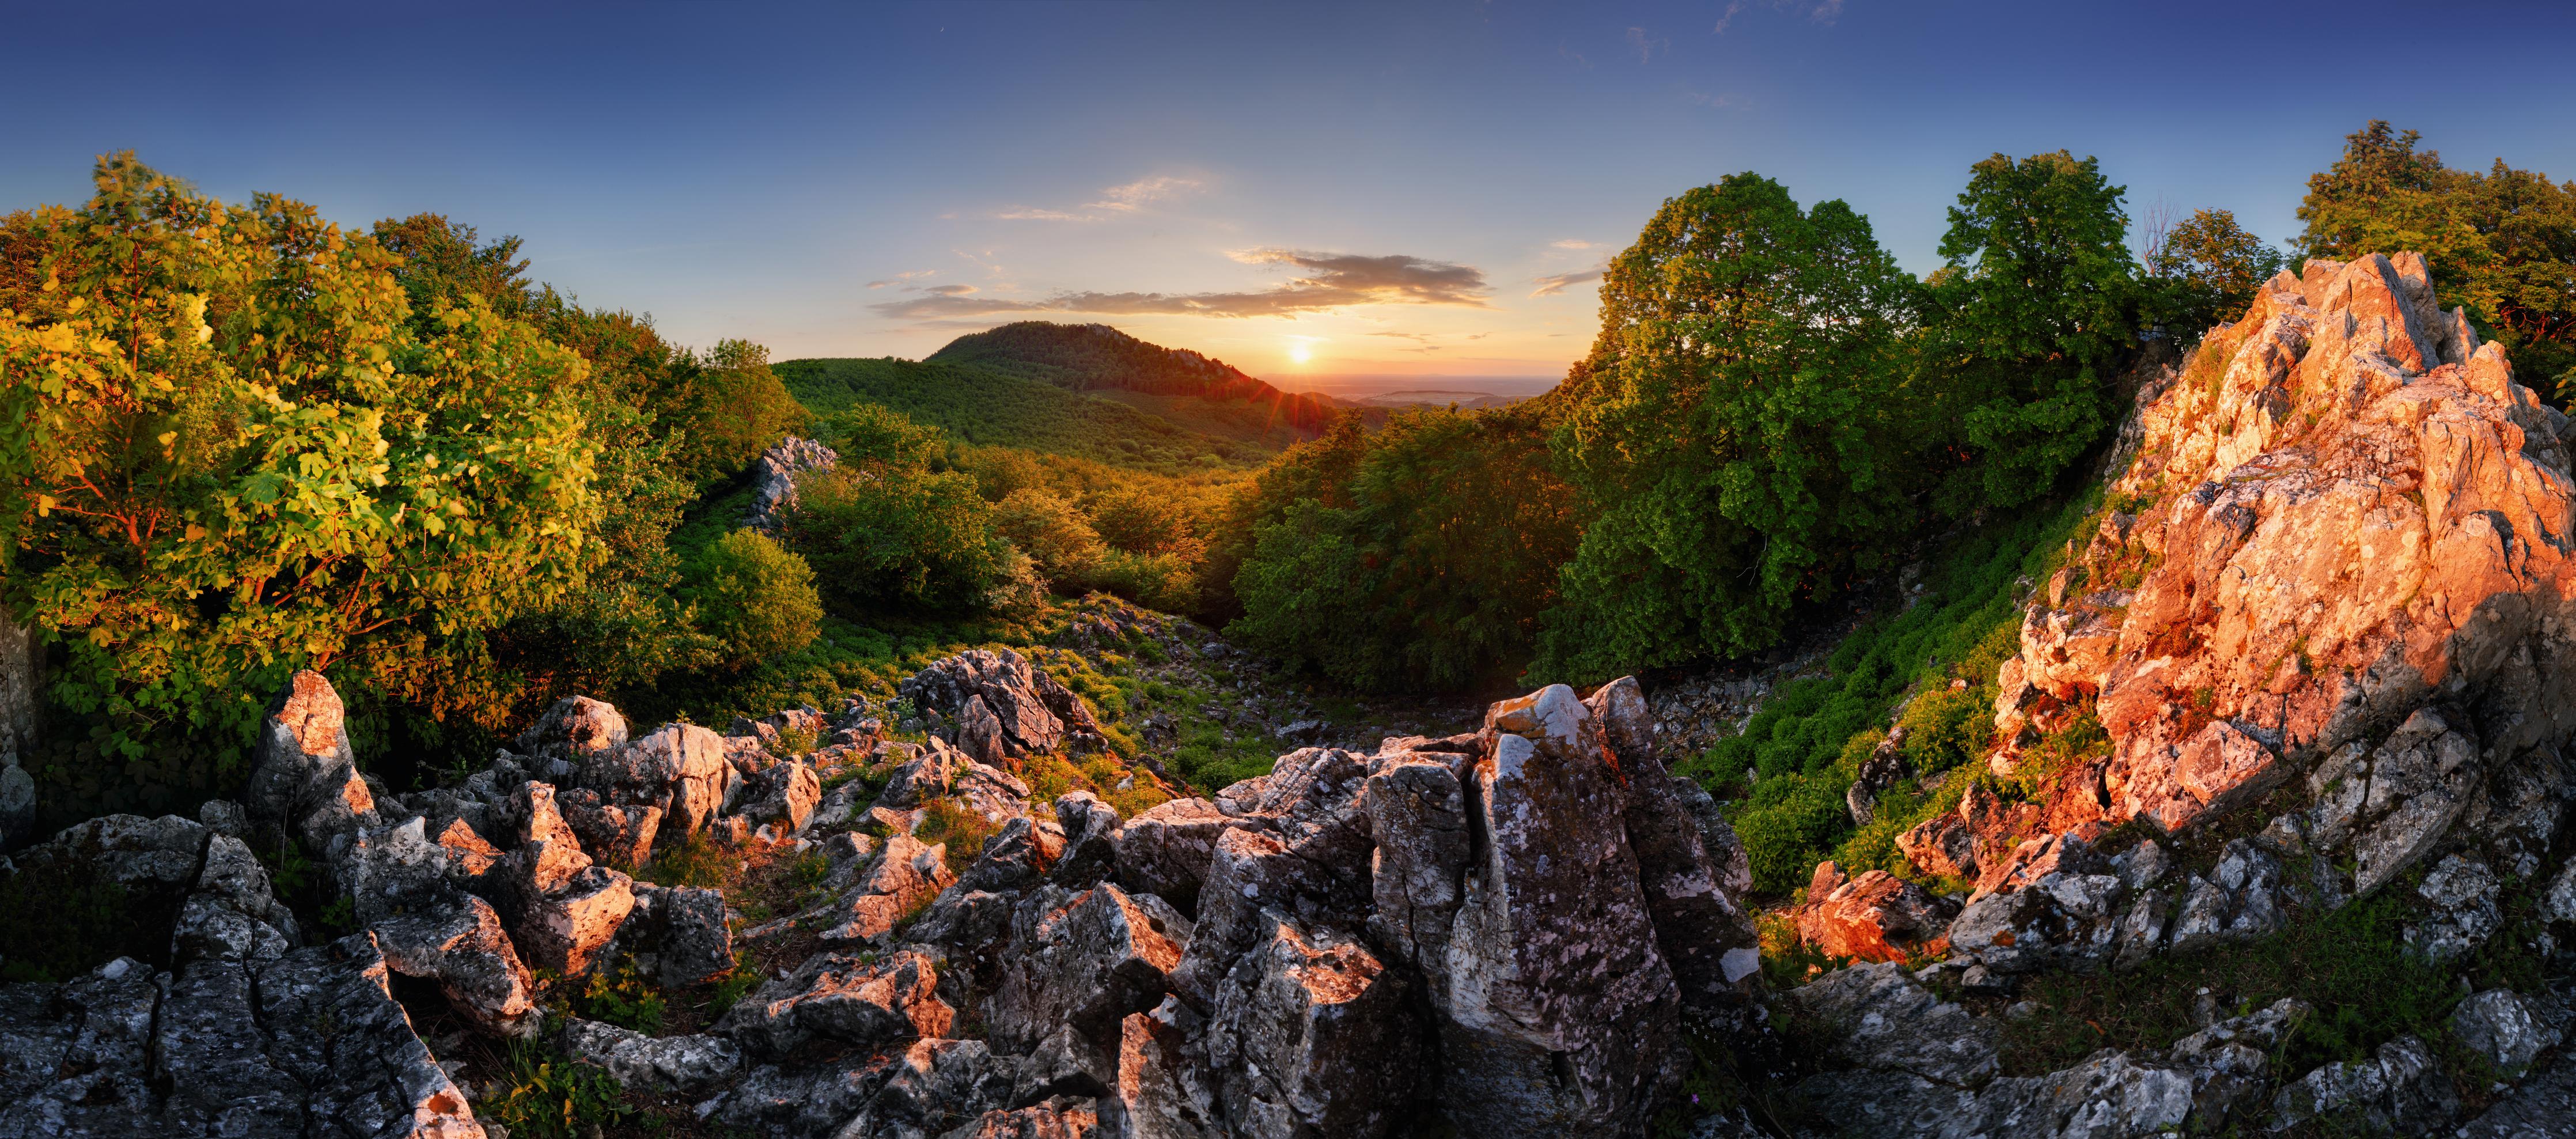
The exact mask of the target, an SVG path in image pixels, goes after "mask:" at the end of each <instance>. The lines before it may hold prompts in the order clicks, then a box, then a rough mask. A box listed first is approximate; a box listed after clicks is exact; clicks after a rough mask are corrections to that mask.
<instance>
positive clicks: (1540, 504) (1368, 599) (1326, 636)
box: [1221, 408, 1579, 691]
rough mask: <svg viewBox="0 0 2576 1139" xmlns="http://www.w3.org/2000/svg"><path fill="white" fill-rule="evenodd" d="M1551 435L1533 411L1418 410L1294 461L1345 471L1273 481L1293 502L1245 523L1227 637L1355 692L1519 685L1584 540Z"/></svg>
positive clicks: (1254, 514) (1247, 513)
mask: <svg viewBox="0 0 2576 1139" xmlns="http://www.w3.org/2000/svg"><path fill="white" fill-rule="evenodd" d="M1546 437H1547V432H1546V426H1545V424H1544V422H1543V421H1542V420H1541V419H1540V418H1539V417H1538V416H1537V415H1535V414H1533V413H1531V412H1529V411H1526V410H1523V409H1518V408H1512V409H1496V410H1491V411H1467V412H1462V411H1457V410H1421V411H1410V412H1404V413H1401V414H1398V415H1396V416H1394V417H1392V418H1391V419H1389V420H1388V421H1387V424H1386V426H1385V428H1384V429H1382V430H1381V431H1379V432H1377V433H1375V434H1373V435H1363V434H1361V433H1360V432H1359V431H1358V430H1357V428H1356V426H1353V427H1349V428H1343V429H1340V430H1338V431H1337V432H1336V433H1335V434H1334V435H1333V436H1328V440H1329V441H1328V442H1324V443H1322V444H1321V445H1312V444H1310V445H1309V446H1310V448H1312V449H1310V450H1306V451H1303V452H1300V453H1294V458H1295V459H1296V460H1298V464H1297V465H1298V466H1300V467H1301V468H1303V472H1302V473H1303V474H1305V475H1310V476H1311V475H1315V474H1323V473H1328V472H1346V473H1342V474H1341V476H1340V477H1341V481H1340V482H1339V483H1338V484H1336V485H1332V486H1329V487H1325V486H1318V485H1315V484H1313V483H1310V482H1309V481H1307V479H1306V478H1303V477H1286V478H1279V479H1276V480H1272V481H1270V483H1269V486H1268V493H1278V494H1282V495H1283V499H1282V500H1280V501H1275V502H1265V503H1262V504H1259V505H1257V506H1254V507H1252V508H1250V509H1247V510H1244V511H1243V512H1242V513H1241V514H1239V515H1238V517H1242V518H1249V519H1250V520H1251V521H1252V525H1253V533H1252V535H1251V539H1252V540H1251V543H1250V547H1251V548H1250V549H1249V551H1248V552H1247V554H1246V556H1245V557H1244V558H1243V559H1242V560H1241V562H1240V563H1239V564H1238V566H1237V568H1236V570H1235V572H1234V574H1233V575H1232V577H1231V585H1232V588H1233V592H1234V595H1235V596H1236V597H1238V598H1239V599H1240V600H1241V603H1242V606H1243V610H1244V613H1243V616H1242V617H1240V618H1238V619H1236V620H1235V621H1234V622H1233V623H1232V624H1230V625H1228V626H1227V629H1226V631H1227V633H1228V634H1229V635H1231V636H1235V637H1238V638H1241V639H1242V640H1244V641H1245V642H1246V643H1249V644H1252V645H1256V646H1258V647H1260V648H1262V649H1264V650H1265V651H1268V652H1270V653H1272V654H1274V655H1277V656H1279V657H1281V658H1283V659H1286V660H1289V661H1291V662H1293V663H1295V664H1297V665H1299V666H1302V667H1304V668H1307V669H1309V670H1311V671H1314V672H1317V673H1320V674H1322V675H1324V676H1327V677H1330V678H1332V679H1334V680H1336V681H1338V682H1341V683H1343V684H1348V685H1351V686H1353V687H1356V688H1362V689H1370V690H1378V691H1391V690H1392V691H1419V690H1423V689H1432V690H1458V689H1464V688H1470V687H1474V686H1477V685H1481V684H1488V683H1494V682H1500V681H1507V680H1509V679H1510V677H1511V676H1512V674H1513V673H1515V672H1517V671H1518V670H1519V669H1520V667H1521V666H1522V665H1523V663H1524V662H1526V661H1527V660H1528V658H1529V655H1530V652H1531V646H1532V644H1533V643H1534V642H1535V640H1536V638H1537V634H1538V623H1539V615H1540V614H1541V613H1543V612H1545V611H1546V610H1547V609H1548V607H1549V606H1551V605H1553V604H1554V603H1555V601H1556V574H1557V567H1558V566H1559V565H1561V564H1562V563H1563V562H1564V561H1565V559H1566V558H1567V557H1568V556H1570V555H1571V553H1572V551H1573V546H1574V542H1575V537H1576V534H1577V533H1578V531H1579V523H1578V522H1577V520H1576V519H1577V514H1578V508H1577V499H1578V496H1577V495H1576V494H1575V493H1574V492H1573V491H1572V490H1571V489H1570V488H1568V487H1566V486H1565V485H1564V483H1563V482H1561V481H1560V480H1558V479H1557V478H1556V477H1555V475H1554V473H1553V471H1552V470H1551V469H1550V467H1549V465H1548V462H1547V455H1546V449H1545V441H1546ZM1310 491H1311V493H1310ZM1285 495H1294V496H1295V497H1293V498H1285V497H1284V496H1285ZM1221 544H1222V543H1221Z"/></svg>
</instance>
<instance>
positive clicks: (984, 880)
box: [956, 815, 1065, 893]
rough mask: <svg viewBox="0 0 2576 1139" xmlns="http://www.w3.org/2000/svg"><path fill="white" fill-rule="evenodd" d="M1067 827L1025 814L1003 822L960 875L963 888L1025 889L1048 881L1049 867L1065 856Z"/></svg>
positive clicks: (960, 883)
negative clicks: (1064, 828) (999, 829)
mask: <svg viewBox="0 0 2576 1139" xmlns="http://www.w3.org/2000/svg"><path fill="white" fill-rule="evenodd" d="M1064 845H1065V838H1064V830H1063V828H1062V827H1059V826H1058V825H1056V824H1055V823H1053V822H1042V821H1040V820H1037V819H1032V818H1029V817H1027V816H1025V815H1023V816H1021V817H1019V818H1015V819H1012V820H1011V821H1010V822H1008V823H1005V824H1003V826H1002V829H1001V831H1000V832H999V833H997V834H995V835H993V837H991V838H988V839H985V840H984V849H983V852H982V853H981V854H978V855H977V856H976V857H975V861H974V862H972V863H969V864H968V865H967V867H966V872H965V873H964V874H961V875H958V877H957V884H956V888H957V889H959V890H983V891H986V892H991V893H999V892H1002V891H1005V890H1023V889H1027V888H1028V887H1030V886H1034V885H1037V884H1038V883H1039V882H1042V881H1045V880H1046V877H1047V871H1048V870H1049V869H1050V868H1052V867H1053V866H1055V864H1056V862H1057V861H1058V860H1060V859H1062V858H1063V857H1064Z"/></svg>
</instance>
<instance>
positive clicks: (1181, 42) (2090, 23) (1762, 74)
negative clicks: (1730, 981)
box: [0, 0, 2576, 385]
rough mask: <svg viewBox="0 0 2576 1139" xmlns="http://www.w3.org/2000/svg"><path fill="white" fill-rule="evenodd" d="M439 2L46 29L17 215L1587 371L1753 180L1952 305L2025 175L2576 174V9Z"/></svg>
mask: <svg viewBox="0 0 2576 1139" xmlns="http://www.w3.org/2000/svg"><path fill="white" fill-rule="evenodd" d="M392 8H393V6H371V7H359V6H350V7H349V8H347V9H345V10H341V9H332V8H301V9H299V8H296V7H293V6H290V5H257V6H252V7H250V8H242V7H239V6H235V7H231V8H225V7H222V6H209V5H202V4H198V5H188V6H184V7H179V6H173V7H167V8H151V7H122V8H120V7H115V6H110V5H79V6H75V5H68V4H66V5H58V6H56V7H55V8H54V9H53V10H52V11H50V12H42V11H39V12H26V11H21V12H19V13H16V14H14V15H13V17H12V20H11V37H12V39H13V40H15V41H16V44H15V46H16V47H17V48H18V50H16V51H13V52H12V53H11V55H12V62H11V66H10V67H9V68H8V69H7V70H6V72H5V73H0V155H5V156H6V158H5V160H4V161H0V207H6V208H16V207H20V206H26V205H32V204H35V203H38V202H69V201H77V200H79V199H80V198H82V197H84V196H85V195H86V192H87V172H88V168H89V164H90V161H91V159H92V157H93V156H94V155H96V154H98V153H100V152H102V151H105V150H110V149H117V148H125V147H131V148H133V149H135V150H137V151H138V152H140V154H141V155H142V157H143V158H144V160H145V161H147V162H150V163H152V164H154V165H156V166H159V167H161V168H163V169H164V170H167V171H169V172H171V173H174V174H178V175H181V176H184V177H187V178H190V179H192V180H194V181H195V182H197V183H198V184H199V185H200V186H201V187H203V188H204V189H206V190H208V191H209V192H212V193H215V194H217V195H220V196H222V197H225V198H227V199H234V200H239V199H243V198H246V197H248V196H249V195H250V194H251V193H252V192H254V191H261V190H268V191H276V192H281V193H285V194H288V195H291V196H294V197H298V198H302V199H305V200H308V201H311V202H314V203H315V204H316V205H318V206H320V207H321V208H322V209H323V211H324V212H325V213H326V214H327V215H329V216H331V217H334V218H336V219H339V220H341V221H342V222H344V223H347V224H351V225H364V224H365V223H367V222H369V221H372V220H373V219H375V218H378V217H383V216H390V215H403V214H409V213H413V212H417V211H424V210H427V211H437V212H442V213H446V214H448V215H450V216H452V217H455V218H457V219H459V220H462V221H466V222H469V223H471V224H474V225H476V226H479V227H480V228H481V229H482V230H483V231H484V232H485V233H486V234H487V235H493V234H502V233H515V234H519V235H520V236H522V237H524V238H526V239H527V247H526V252H527V254H528V255H529V256H530V257H531V258H532V259H533V261H534V262H535V265H534V268H533V270H532V272H533V274H534V275H535V276H537V277H539V278H541V279H544V280H547V281H551V282H554V283H555V284H557V285H558V286H561V287H563V288H566V289H568V290H570V291H572V292H574V293H576V294H578V295H579V296H580V297H581V299H582V300H583V301H585V302H586V303H590V304H594V305H604V306H608V307H618V308H629V309H635V310H639V311H648V312H650V313H652V314H653V316H654V317H655V318H656V321H657V323H658V324H659V325H660V326H661V327H662V329H663V330H664V331H665V332H666V333H668V334H669V335H671V336H672V337H673V338H674V339H676V340H678V341H680V342H682V343H689V344H708V343H712V342H713V341H714V340H715V339H717V338H719V337H726V336H740V337H745V338H749V339H753V340H758V341H761V342H764V343H767V344H769V345H771V346H772V348H773V351H774V352H775V354H776V355H778V356H780V357H782V358H784V357H793V356H808V355H870V356H873V355H889V354H890V355H899V356H920V355H925V354H927V353H929V352H931V351H934V350H935V349H936V348H937V347H938V346H939V345H940V344H942V343H945V342H946V341H947V340H948V339H950V338H951V337H953V336H955V335H957V334H959V333H960V332H963V331H970V330H973V329H976V328H981V327H986V326H989V325H991V324H994V323H999V322H1002V321H1006V320H1012V319H1023V318H1031V317H1038V318H1046V319H1064V320H1095V319H1096V320H1105V321H1107V322H1109V323H1113V324H1116V325H1118V326H1120V327H1122V328H1126V329H1128V330H1130V331H1132V332H1135V333H1136V334H1138V335H1141V336H1145V337H1147V338H1148V339H1152V340H1156V341H1159V342H1162V343H1168V344H1176V345H1181V346H1187V347H1194V348H1200V349H1202V350H1206V351H1209V352H1211V353H1213V354H1216V355H1218V356H1221V357H1224V358H1226V359H1227V360H1229V361H1232V362H1234V363H1236V364H1239V365H1241V366H1243V367H1244V368H1246V369H1247V370H1250V371H1252V372H1254V373H1255V374H1258V375H1263V376H1267V377H1270V378H1272V379H1275V380H1279V381H1282V382H1284V383H1289V384H1292V385H1293V384H1297V383H1300V382H1307V381H1313V380H1314V379H1316V378H1317V377H1329V376H1333V375H1338V374H1346V373H1374V374H1385V373H1412V374H1421V375H1426V376H1434V375H1451V376H1461V375H1464V376H1497V375H1510V376H1553V375H1556V374H1558V373H1560V372H1561V371H1562V370H1563V368H1564V366H1565V364H1566V363H1568V362H1569V361H1571V360H1572V359H1573V358H1574V357H1575V356H1577V355H1578V354H1580V353H1581V351H1582V350H1583V349H1584V347H1585V346H1586V344H1587V343H1588V341H1589V340H1590V337H1591V335H1592V332H1593V329H1594V309H1595V304H1596V301H1595V297H1594V290H1593V288H1592V286H1591V285H1590V284H1589V283H1588V282H1587V281H1585V280H1584V279H1583V274H1585V273H1586V272H1587V271H1590V270H1592V269H1594V268H1596V267H1597V266H1598V265H1599V264H1600V263H1601V261H1602V259H1603V258H1604V257H1606V256H1607V255H1609V254H1610V253H1613V252H1615V251H1616V250H1617V249H1618V248H1619V247H1621V246H1624V245H1625V244H1626V243H1627V242H1628V241H1629V240H1631V239H1633V237H1634V236H1635V234H1636V231H1637V229H1638V227H1639V226H1640V225H1641V224H1642V223H1643V222H1644V221H1645V220H1646V218H1647V217H1648V216H1649V215H1651V214H1652V213H1653V211H1654V210H1655V208H1656V206H1657V205H1658V204H1660V203H1661V202H1662V200H1663V199H1664V198H1665V197H1667V196H1669V195H1671V194H1673V193H1675V192H1677V191H1679V190H1681V189H1684V188H1686V187H1689V186H1693V185H1698V184H1703V183H1706V182H1710V181H1714V180H1715V179H1717V178H1719V177H1721V176H1723V175H1725V174H1728V173H1732V172H1735V171H1738V170H1747V169H1750V170H1756V171H1760V172H1762V173H1764V174H1768V175H1770V176H1772V177H1775V178H1777V179H1779V180H1781V181H1782V182H1783V183H1785V184H1787V185H1788V186H1789V188H1790V190H1791V192H1792V193H1793V194H1795V195H1796V196H1797V197H1798V198H1799V199H1800V200H1801V201H1804V202H1810V203H1812V202H1814V201H1818V200H1822V199H1826V198H1837V197H1839V198H1842V199H1844V200H1846V201H1848V202H1850V203H1851V204H1852V205H1853V206H1854V207H1855V208H1857V209H1859V210H1861V211H1862V212H1864V213H1866V214H1868V215H1869V216H1870V218H1871V219H1872V221H1873V222H1874V223H1875V224H1876V226H1877V230H1878V234H1879V237H1880V240H1881V241H1882V242H1883V243H1884V244H1886V245H1887V246H1888V248H1889V249H1891V250H1892V251H1893V252H1894V253H1895V254H1896V255H1897V257H1898V258H1899V260H1900V261H1902V262H1903V263H1904V264H1905V266H1906V267H1907V268H1909V269H1911V270H1914V271H1916V272H1918V273H1919V272H1924V271H1928V270H1929V269H1931V268H1932V267H1933V266H1934V265H1935V264H1936V263H1937V258H1936V256H1935V254H1934V252H1933V251H1934V247H1935V246H1936V245H1937V244H1938V242H1939V238H1940V231H1941V229H1942V227H1943V225H1944V224H1945V221H1944V217H1943V210H1944V209H1945V207H1946V206H1947V205H1948V204H1949V203H1950V201H1951V200H1952V198H1953V197H1954V196H1955V195H1956V194H1957V192H1958V189H1959V187H1960V185H1961V183H1962V182H1963V181H1964V180H1965V177H1966V172H1967V168H1968V166H1969V164H1970V163H1972V162H1974V161H1976V160H1977V159H1979V158H1982V157H1984V156H1986V155H1987V154H1990V153H1993V152H1996V151H2003V152H2007V153H2011V154H2016V155H2020V154H2028V153H2033V152H2037V151H2044V150H2055V149H2058V148H2060V147H2064V148H2067V149H2070V150H2072V151H2074V152H2075V153H2076V154H2078V155H2079V156H2080V155H2086V154H2092V155H2098V156H2100V158H2101V159H2102V162H2103V165H2104V168H2105V170H2106V172H2107V173H2108V174H2109V175H2110V177H2111V178H2112V180H2113V181H2115V182H2118V183H2121V184H2124V185H2126V186H2127V187H2128V188H2129V197H2130V203H2131V212H2132V214H2133V215H2135V214H2139V213H2143V212H2144V210H2145V208H2146V207H2147V206H2148V205H2149V204H2151V203H2154V202H2156V201H2158V200H2159V199H2161V200H2162V201H2164V202H2165V203H2167V204H2168V205H2170V206H2172V207H2174V208H2176V209H2178V210H2181V211H2184V212H2187V211H2189V210H2190V209H2193V208H2196V207H2202V206H2215V207H2225V208H2231V209H2234V210H2235V211H2237V213H2238V215H2239V217H2240V218H2241V219H2242V220H2243V221H2244V222H2245V223H2246V224H2247V225H2249V226H2250V227H2251V228H2253V229H2254V230H2255V232H2257V233H2258V234H2260V235H2262V236H2263V237H2265V238H2268V239H2273V240H2279V239H2282V238H2286V237H2287V236H2289V235H2290V234H2291V233H2292V232H2293V231H2294V230H2295V229H2296V228H2297V222H2296V221H2295V218H2294V216H2293V214H2294V211H2295V210H2296V208H2297V204H2298V199H2299V195H2300V194H2301V192H2302V191H2303V189H2304V185H2305V180H2306V177H2307V175H2308V174H2309V173H2311V172H2313V171H2316V170H2318V169H2321V168H2323V167H2324V166H2325V165H2326V164H2328V163H2330V162H2331V161H2332V160H2333V159H2334V157H2335V155H2336V154H2337V153H2338V151H2339V150H2340V147H2341V140H2342V137H2343V135H2345V134H2346V133H2348V132H2350V131H2352V130H2354V129H2356V128H2358V127H2359V126H2361V125H2362V123H2364V122H2365V121H2367V120H2369V119H2373V118H2383V119H2388V120H2391V121H2393V122H2395V123H2396V124H2397V125H2399V126H2401V127H2408V128H2413V129H2416V130H2419V131H2422V132H2423V133H2424V135H2425V137H2426V143H2427V145H2430V146H2433V147H2436V148H2438V149H2440V150H2441V151H2442V153H2443V154H2444V156H2445V157H2446V158H2448V159H2449V160H2450V161H2451V162H2452V163H2453V164H2454V165H2480V166H2483V165H2484V164H2485V163H2486V162H2487V161H2489V160H2490V159H2492V158H2495V157H2498V156H2501V157H2503V158H2505V159H2506V160H2507V161H2509V162H2511V163H2513V164H2514V165H2517V166H2521V167H2525V168H2533V169H2539V170H2543V171H2547V172H2549V173H2551V174H2553V175H2555V176H2557V177H2560V178H2570V177H2576V83H2571V82H2570V80H2569V71H2568V65H2567V63H2566V61H2567V59H2568V58H2570V55H2571V49H2576V6H2570V5H2561V4H2530V5H2503V4H2484V5H2482V4H2475V3H2453V4H2446V5H2440V6H2429V5H2423V4H2420V3H2418V4H2406V5H2397V4H2370V3H2343V4H2249V3H2241V2H2240V3H2235V4H2225V5H2215V4H2211V5H2203V4H2189V3H2168V4H2158V5H2152V6H2149V5H2138V6H2117V7H2115V6H2114V5H2110V4H2099V3H2074V4H2069V3H1996V4H1967V3H1923V2H1917V3H1898V2H1893V0H1839V2H1836V0H1827V2H1824V3H1817V2H1815V0H1784V2H1777V3H1775V2H1770V0H1744V2H1740V3H1729V2H1725V0H1720V2H1717V3H1695V4H1642V5H1618V4H1586V5H1524V4H1510V3H1424V4H1369V5H1352V6H1347V7H1337V6H1333V5H1323V4H1298V5H1273V6H1262V7H1249V6H1228V5H1213V4H1186V5H1184V4H1128V3H1083V4H1066V5H1054V4H1037V3H987V4H950V5H928V4H924V5H852V4H836V5H816V6H804V7H796V6H752V5H720V4H692V5H676V6H650V5H646V6H616V7H612V6H606V5H599V6H579V7H575V6H556V5H548V4H539V3H519V4H511V5H502V6H489V7H477V6H472V5H449V6H440V7H437V8H435V9H433V8H431V7H429V6H416V7H411V8H409V9H408V10H401V11H396V10H392ZM1551 279H1559V280H1560V281H1561V283H1560V284H1558V285H1556V286H1555V287H1550V284H1549V282H1550V280H1551Z"/></svg>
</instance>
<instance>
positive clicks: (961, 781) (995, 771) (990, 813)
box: [949, 763, 1029, 823]
mask: <svg viewBox="0 0 2576 1139" xmlns="http://www.w3.org/2000/svg"><path fill="white" fill-rule="evenodd" d="M949 794H950V796H951V797H953V798H955V799H956V800H957V801H958V802H959V803H961V804H963V805H964V806H965V807H966V809H967V810H970V811H973V812H975V813H976V814H979V815H982V816H984V818H985V820H986V821H988V822H995V823H1002V822H1008V821H1010V820H1012V819H1015V818H1018V817H1020V816H1021V815H1023V814H1026V813H1027V811H1028V805H1029V804H1028V800H1029V785H1028V784H1026V783H1022V782H1020V779H1019V777H1018V776H1016V775H1013V774H1011V773H1010V772H1007V771H1004V770H1002V769H1001V768H998V767H988V766H986V765H984V764H981V763H978V764H974V765H971V766H969V767H967V768H966V769H965V770H963V771H960V772H958V773H957V780H956V782H954V783H952V784H950V785H949Z"/></svg>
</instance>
